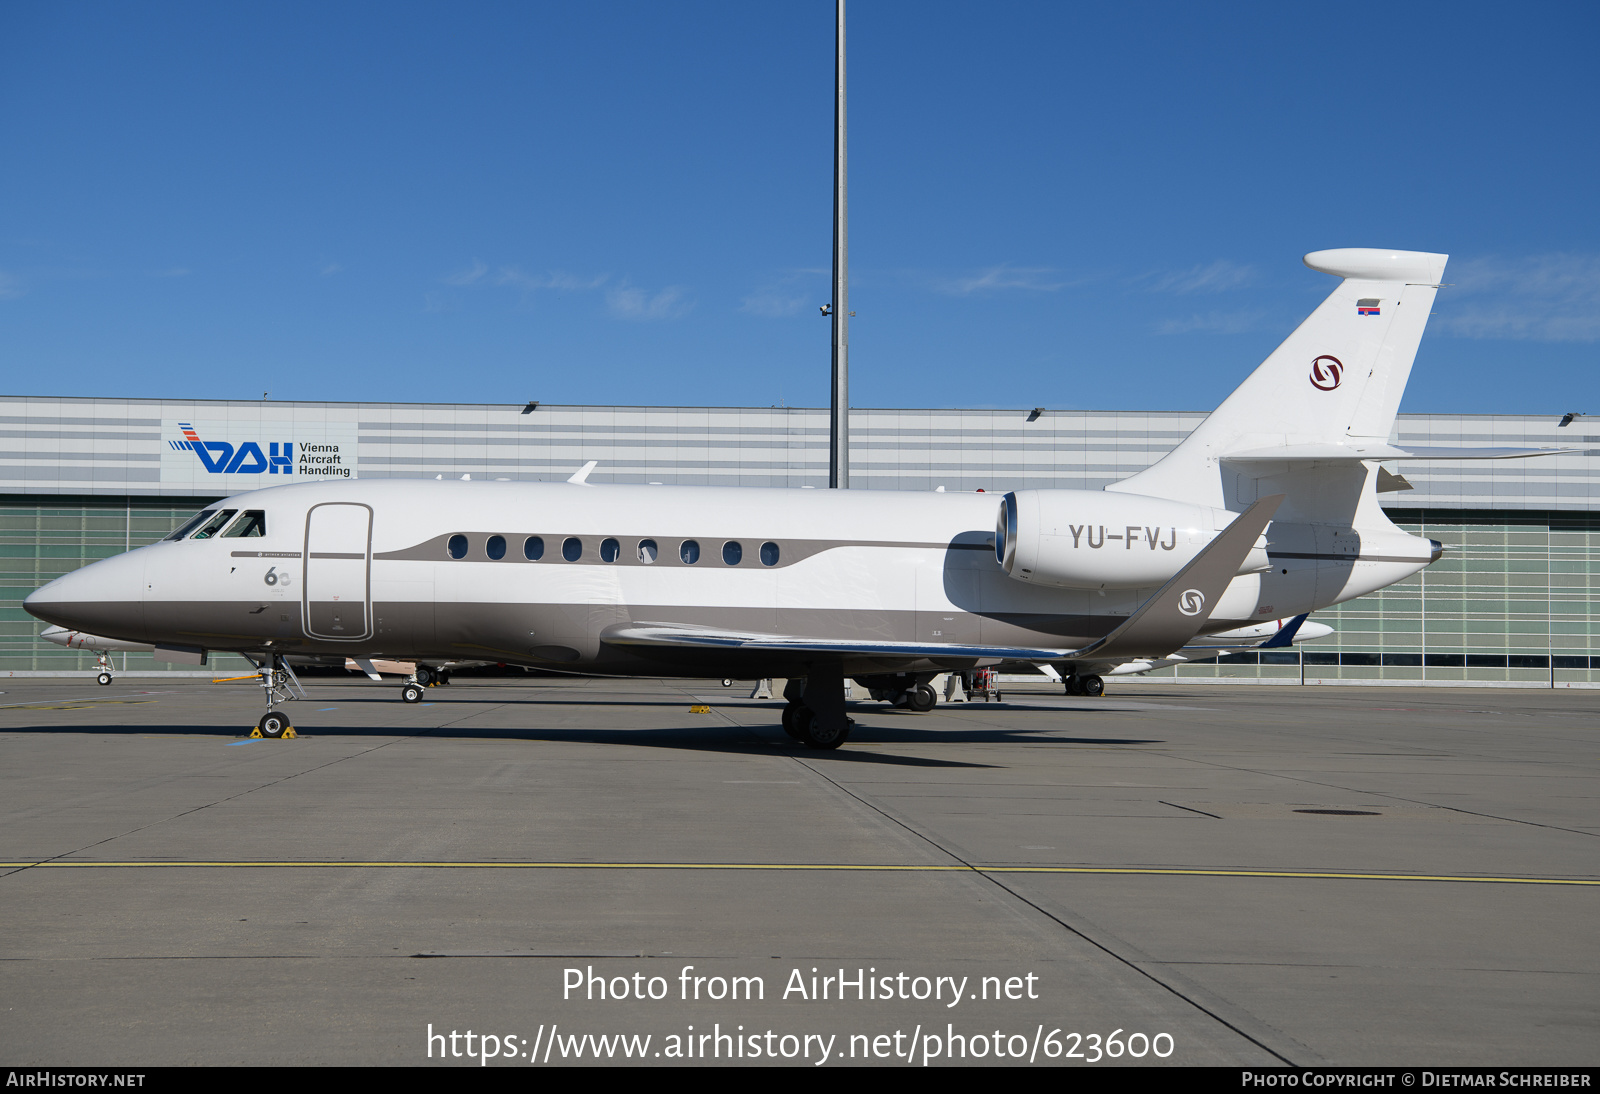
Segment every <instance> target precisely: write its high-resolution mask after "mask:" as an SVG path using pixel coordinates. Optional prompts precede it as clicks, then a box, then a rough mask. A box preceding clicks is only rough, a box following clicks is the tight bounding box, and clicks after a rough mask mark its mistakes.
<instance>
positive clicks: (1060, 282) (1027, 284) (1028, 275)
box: [934, 265, 1071, 296]
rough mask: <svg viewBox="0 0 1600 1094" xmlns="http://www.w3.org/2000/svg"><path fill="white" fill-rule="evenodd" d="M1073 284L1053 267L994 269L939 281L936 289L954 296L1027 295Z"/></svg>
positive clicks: (998, 267) (1005, 267)
mask: <svg viewBox="0 0 1600 1094" xmlns="http://www.w3.org/2000/svg"><path fill="white" fill-rule="evenodd" d="M1069 284H1071V282H1070V281H1067V280H1064V279H1062V277H1061V271H1060V270H1057V269H1053V268H1051V267H1049V266H1010V265H1001V266H990V267H988V268H987V269H984V270H979V271H978V272H977V273H975V274H972V275H970V276H967V277H957V278H951V279H948V280H943V281H937V282H935V284H934V288H935V289H937V290H938V291H939V292H942V293H948V294H950V295H951V296H971V295H972V294H973V293H986V292H1003V291H1006V290H1009V289H1022V290H1025V291H1027V292H1055V291H1057V290H1058V289H1064V288H1066V287H1067V286H1068V285H1069Z"/></svg>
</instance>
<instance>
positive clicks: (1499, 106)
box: [0, 0, 1600, 413]
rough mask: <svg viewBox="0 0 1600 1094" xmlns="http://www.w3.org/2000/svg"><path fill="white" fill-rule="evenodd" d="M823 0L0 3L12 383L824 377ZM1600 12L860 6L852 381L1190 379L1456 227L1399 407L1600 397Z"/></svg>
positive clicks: (774, 388) (50, 389) (577, 382)
mask: <svg viewBox="0 0 1600 1094" xmlns="http://www.w3.org/2000/svg"><path fill="white" fill-rule="evenodd" d="M832 13H833V6H832V4H831V3H828V2H827V0H803V2H794V3H768V4H735V3H726V4H713V3H706V4H693V3H683V4H661V3H657V4H632V3H593V4H583V5H572V4H561V5H556V4H549V5H545V4H535V3H519V4H504V5H499V4H488V3H479V4H470V5H445V4H431V5H417V4H393V3H387V4H382V5H378V4H371V5H352V4H344V5H339V4H315V5H313V4H292V3H281V2H279V3H272V4H245V3H238V4H214V3H213V4H172V3H159V2H157V3H147V4H139V5H131V4H113V3H94V4H84V3H59V2H52V3H26V2H16V0H13V2H11V3H8V4H6V5H4V6H3V7H0V391H3V392H4V393H5V394H13V395H108V396H163V397H196V398H259V397H260V395H261V393H262V391H271V393H272V395H273V397H274V398H286V399H330V400H355V399H368V400H383V401H389V400H393V401H402V402H518V401H521V400H525V399H529V398H537V399H540V400H543V401H545V402H550V403H600V404H605V403H625V404H677V405H704V404H710V405H752V406H767V405H771V404H774V403H779V402H783V403H786V404H788V405H791V406H800V405H811V406H820V405H825V404H826V402H827V391H828V324H827V322H826V321H825V320H824V319H822V318H821V317H820V316H819V314H818V311H817V306H818V305H819V304H821V303H824V302H825V301H826V300H827V296H828V274H827V268H828V264H829V261H830V254H831V251H830V227H831V192H830V185H831V170H832V160H831V132H830V131H831V125H832V68H833V65H832V32H833V23H832ZM1597 29H1600V8H1596V7H1595V6H1594V5H1588V4H1579V3H1572V4H1524V5H1519V6H1518V7H1517V8H1516V10H1515V13H1514V14H1513V13H1512V12H1511V10H1510V9H1507V8H1505V7H1504V6H1503V5H1497V6H1489V5H1487V4H1456V5H1420V4H1418V5H1398V6H1393V7H1390V8H1386V9H1349V8H1329V7H1327V6H1325V5H1321V6H1313V5H1286V4H1232V5H1227V6H1222V5H1217V6H1204V5H1192V4H1156V5H1150V4H1144V5H1088V4H1082V5H1077V4H1062V3H1052V4H1002V3H992V4H981V5H980V4H951V3H928V2H919V3H915V4H911V3H904V4H902V3H890V2H876V3H873V2H868V0H856V3H854V4H853V5H852V7H851V11H850V65H851V68H850V94H851V99H850V122H851V145H850V156H851V158H850V168H851V172H850V173H851V192H850V193H851V273H852V287H851V307H852V308H853V309H854V310H855V311H856V312H857V317H856V319H855V320H854V322H853V324H852V328H851V364H852V402H853V403H854V404H855V405H857V406H1037V405H1043V406H1049V407H1052V408H1091V409H1114V410H1146V409H1149V410H1197V409H1207V408H1209V407H1211V406H1213V405H1215V404H1216V403H1217V402H1218V401H1219V400H1220V399H1221V398H1222V397H1224V396H1225V395H1226V394H1227V392H1228V391H1229V390H1231V389H1232V388H1233V387H1234V386H1235V384H1237V382H1238V381H1239V380H1240V379H1242V378H1243V376H1244V375H1246V374H1247V373H1248V371H1249V370H1250V369H1251V368H1252V367H1254V365H1255V364H1256V363H1258V362H1259V361H1260V360H1261V359H1262V358H1263V357H1264V356H1265V355H1266V354H1267V353H1268V352H1270V351H1271V349H1272V347H1273V346H1275V345H1276V344H1277V343H1278V342H1279V341H1280V340H1281V339H1282V338H1283V337H1284V336H1285V335H1287V334H1288V332H1289V331H1290V330H1291V329H1292V328H1293V327H1294V325H1295V324H1296V323H1297V322H1298V321H1299V320H1300V319H1301V318H1303V317H1304V316H1305V315H1306V314H1307V313H1308V312H1309V311H1310V310H1311V308H1313V307H1314V306H1315V305H1316V303H1317V302H1318V301H1319V300H1320V299H1321V298H1322V296H1323V295H1325V294H1326V292H1327V291H1328V290H1329V289H1330V288H1331V287H1332V285H1333V281H1332V279H1330V278H1327V277H1326V276H1325V275H1322V274H1317V273H1313V272H1312V271H1310V270H1307V269H1305V268H1304V267H1303V266H1302V265H1301V264H1300V256H1301V255H1302V254H1304V253H1305V252H1307V251H1311V250H1316V249H1320V248H1325V247H1340V246H1384V247H1402V248H1413V249H1419V250H1436V251H1445V252H1448V253H1450V254H1451V255H1452V260H1451V264H1450V268H1449V271H1448V273H1447V277H1446V280H1447V281H1448V282H1450V283H1452V284H1453V286H1454V287H1453V288H1451V289H1448V290H1446V291H1444V292H1442V293H1441V295H1440V298H1439V302H1438V304H1437V305H1436V308H1435V314H1434V318H1433V321H1432V323H1431V325H1430V328H1429V333H1428V336H1427V338H1426V339H1425V340H1424V342H1423V348H1422V352H1421V354H1420V355H1419V358H1418V364H1417V369H1416V371H1415V372H1414V373H1413V376H1412V382H1411V386H1410V389H1409V390H1408V392H1407V396H1406V400H1405V404H1404V407H1403V409H1406V410H1412V411H1439V412H1452V413H1457V412H1507V413H1511V412H1515V413H1559V412H1561V411H1565V410H1591V411H1594V412H1596V413H1600V398H1595V397H1594V396H1595V395H1596V394H1597V392H1596V382H1595V376H1596V369H1595V365H1596V358H1597V352H1596V351H1597V346H1600V201H1597V200H1596V197H1595V195H1596V192H1597V191H1600V185H1597V179H1600V142H1597V141H1596V140H1595V128H1594V127H1595V121H1594V119H1595V118H1596V117H1597V116H1600V111H1597V107H1600V101H1597V100H1600V94H1597V90H1600V86H1597V85H1600V65H1596V64H1595V62H1594V58H1595V56H1596V53H1597V47H1600V35H1597V33H1596V31H1597Z"/></svg>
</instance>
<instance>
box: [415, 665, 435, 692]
mask: <svg viewBox="0 0 1600 1094" xmlns="http://www.w3.org/2000/svg"><path fill="white" fill-rule="evenodd" d="M437 679H438V677H437V676H436V675H434V672H433V670H432V669H430V668H429V667H428V666H426V665H418V666H417V685H418V686H419V687H427V686H428V685H429V684H431V683H433V682H434V681H435V680H437Z"/></svg>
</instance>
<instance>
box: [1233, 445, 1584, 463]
mask: <svg viewBox="0 0 1600 1094" xmlns="http://www.w3.org/2000/svg"><path fill="white" fill-rule="evenodd" d="M1576 451H1578V450H1577V449H1575V448H1425V447H1422V446H1420V445H1414V444H1405V445H1394V444H1285V445H1279V446H1278V447H1276V448H1252V449H1248V450H1246V451H1243V452H1225V453H1223V456H1222V458H1223V459H1225V460H1519V459H1525V458H1527V457H1529V456H1555V455H1559V454H1560V453H1562V452H1576Z"/></svg>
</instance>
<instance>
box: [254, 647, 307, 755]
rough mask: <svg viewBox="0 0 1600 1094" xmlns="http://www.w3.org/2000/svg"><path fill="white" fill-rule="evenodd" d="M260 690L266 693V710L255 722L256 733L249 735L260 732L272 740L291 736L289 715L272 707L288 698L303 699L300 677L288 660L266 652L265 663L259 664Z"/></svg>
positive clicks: (303, 690)
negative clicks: (259, 719)
mask: <svg viewBox="0 0 1600 1094" xmlns="http://www.w3.org/2000/svg"><path fill="white" fill-rule="evenodd" d="M261 690H262V691H263V692H265V693H266V699H267V712H266V713H265V714H263V715H262V716H261V721H259V722H257V723H256V733H252V734H251V736H252V737H253V736H255V735H256V734H260V735H261V736H263V737H270V738H272V739H273V740H277V739H279V738H281V737H286V736H287V737H293V736H294V735H295V732H294V726H293V725H291V724H290V722H289V716H288V715H287V714H285V713H284V712H283V711H281V710H274V709H273V708H274V707H275V706H277V705H278V704H279V703H285V702H288V701H289V700H290V699H304V698H305V697H306V693H305V689H304V688H302V687H301V686H300V678H299V677H297V676H296V675H295V674H294V669H292V668H290V667H289V662H288V661H285V660H284V659H283V657H282V656H280V655H279V654H276V653H269V654H267V663H266V664H265V665H262V666H261Z"/></svg>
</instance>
